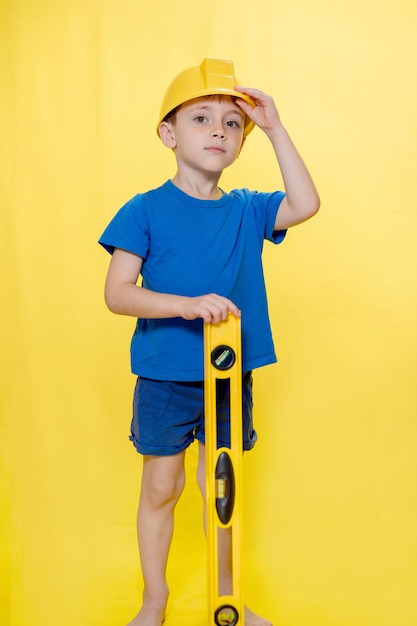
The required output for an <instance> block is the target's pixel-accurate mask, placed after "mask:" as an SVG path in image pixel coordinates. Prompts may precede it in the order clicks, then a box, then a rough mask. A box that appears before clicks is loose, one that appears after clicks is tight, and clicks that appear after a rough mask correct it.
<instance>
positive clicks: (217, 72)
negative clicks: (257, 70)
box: [157, 58, 255, 135]
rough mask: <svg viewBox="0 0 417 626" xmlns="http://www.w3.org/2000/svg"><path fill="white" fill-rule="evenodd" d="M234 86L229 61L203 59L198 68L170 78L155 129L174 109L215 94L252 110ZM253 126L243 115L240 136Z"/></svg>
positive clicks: (244, 97) (235, 83) (249, 99)
mask: <svg viewBox="0 0 417 626" xmlns="http://www.w3.org/2000/svg"><path fill="white" fill-rule="evenodd" d="M238 84H239V83H238V82H237V80H236V78H235V72H234V69H233V63H232V61H227V60H224V59H211V58H206V59H204V61H203V62H202V64H201V65H200V66H195V67H190V68H188V69H187V70H184V71H183V72H181V73H180V74H178V76H176V77H175V78H174V80H173V81H172V83H171V84H170V86H169V87H168V89H167V91H166V94H165V97H164V99H163V101H162V106H161V112H160V114H159V121H158V126H157V128H158V127H159V124H160V123H161V122H162V120H164V119H165V117H166V116H167V115H168V113H170V112H171V111H173V110H174V109H175V108H176V107H178V106H180V105H181V104H184V102H188V100H193V99H194V98H199V97H200V96H214V95H217V94H219V95H224V96H235V97H237V98H242V100H245V102H248V103H249V104H251V105H252V106H254V103H253V101H252V99H251V98H249V96H247V95H245V94H243V93H239V92H238V91H235V89H234V87H235V85H238ZM254 126H255V124H254V123H253V122H252V120H251V119H249V118H248V116H247V115H246V116H245V128H244V131H243V132H244V135H248V134H249V133H250V131H251V130H252V129H253V127H254Z"/></svg>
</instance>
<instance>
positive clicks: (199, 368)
mask: <svg viewBox="0 0 417 626" xmlns="http://www.w3.org/2000/svg"><path fill="white" fill-rule="evenodd" d="M284 196H285V194H284V193H283V192H281V191H276V192H273V193H258V192H254V191H249V190H247V189H235V190H233V191H231V192H230V193H224V194H223V196H222V197H221V198H220V199H219V200H199V199H197V198H193V197H192V196H189V195H188V194H186V193H184V192H183V191H181V190H180V189H179V188H178V187H176V186H175V185H174V184H173V183H172V182H171V181H167V182H166V183H164V184H163V185H162V186H161V187H159V188H157V189H154V190H152V191H148V192H146V193H143V194H138V195H136V196H134V197H133V198H132V199H131V200H130V201H129V202H128V203H127V204H125V205H124V206H123V207H122V208H121V209H120V211H119V212H118V213H117V214H116V216H115V217H114V218H113V220H112V221H111V222H110V224H109V225H108V226H107V228H106V230H105V231H104V233H103V235H102V236H101V237H100V240H99V242H100V244H101V245H102V246H103V247H104V248H105V249H106V250H107V251H108V252H110V253H113V251H114V249H115V248H121V249H123V250H127V251H128V252H131V253H133V254H137V255H138V256H140V257H142V258H143V259H144V262H143V266H142V280H143V282H142V284H143V287H146V288H147V289H151V290H152V291H156V292H159V293H169V294H176V295H181V296H201V295H204V294H208V293H217V294H219V295H221V296H225V297H226V298H229V299H230V300H232V302H234V303H235V304H236V306H238V307H239V309H240V310H241V312H242V320H241V324H242V366H243V371H248V370H251V369H254V368H256V367H261V366H263V365H267V364H269V363H274V362H275V361H276V360H277V359H276V356H275V351H274V344H273V340H272V333H271V327H270V322H269V316H268V306H267V297H266V290H265V281H264V275H263V268H262V258H261V256H262V248H263V242H264V239H268V240H270V241H272V242H273V243H281V241H282V240H283V239H284V237H285V234H286V231H274V223H275V218H276V214H277V211H278V207H279V205H280V203H281V201H282V199H283V198H284ZM131 366H132V372H133V373H134V374H137V375H140V376H143V377H146V378H154V379H156V380H177V381H196V380H204V359H203V321H202V320H201V319H197V320H192V321H187V320H184V319H182V318H179V317H177V318H172V319H142V318H140V319H138V320H137V324H136V329H135V332H134V335H133V338H132V343H131Z"/></svg>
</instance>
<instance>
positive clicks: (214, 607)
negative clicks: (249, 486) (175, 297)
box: [204, 313, 244, 626]
mask: <svg viewBox="0 0 417 626" xmlns="http://www.w3.org/2000/svg"><path fill="white" fill-rule="evenodd" d="M204 379H205V380H204V410H205V431H206V501H207V502H206V505H207V513H206V516H207V521H206V526H207V563H208V610H209V622H208V623H209V626H235V624H239V625H240V624H242V626H243V623H244V617H243V611H244V608H243V594H242V576H241V569H242V527H241V520H242V488H241V487H242V470H241V466H242V451H243V446H242V364H241V330H240V319H239V318H237V317H235V316H234V315H232V314H231V313H229V317H228V319H227V320H226V321H224V322H220V323H218V324H209V323H205V324H204ZM219 379H226V380H228V381H229V386H230V394H229V395H230V449H229V448H224V447H218V443H217V409H216V406H217V389H216V388H217V385H216V382H217V380H219ZM227 528H229V529H230V532H231V535H232V537H231V541H232V591H231V594H230V595H220V590H219V567H218V561H219V531H221V530H222V529H227Z"/></svg>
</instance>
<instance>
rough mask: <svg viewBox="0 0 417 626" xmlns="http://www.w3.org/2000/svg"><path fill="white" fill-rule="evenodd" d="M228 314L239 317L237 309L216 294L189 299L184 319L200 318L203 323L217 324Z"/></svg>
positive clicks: (230, 302) (226, 299)
mask: <svg viewBox="0 0 417 626" xmlns="http://www.w3.org/2000/svg"><path fill="white" fill-rule="evenodd" d="M229 312H230V313H232V314H233V315H235V316H236V317H240V311H239V309H238V307H237V306H236V305H235V304H234V303H233V302H232V301H231V300H229V299H228V298H224V297H223V296H219V295H218V294H214V293H211V294H207V295H204V296H198V297H195V298H189V301H188V306H187V309H186V311H185V313H184V318H185V319H197V318H202V319H203V320H204V322H207V323H211V324H218V323H219V322H222V321H224V320H226V319H227V317H228V315H229Z"/></svg>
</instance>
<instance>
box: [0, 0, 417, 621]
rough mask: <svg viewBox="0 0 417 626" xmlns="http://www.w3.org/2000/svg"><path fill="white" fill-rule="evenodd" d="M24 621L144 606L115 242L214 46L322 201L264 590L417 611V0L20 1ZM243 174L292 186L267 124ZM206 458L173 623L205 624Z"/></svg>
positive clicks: (314, 616) (17, 159) (12, 480)
mask: <svg viewBox="0 0 417 626" xmlns="http://www.w3.org/2000/svg"><path fill="white" fill-rule="evenodd" d="M0 13H1V22H0V24H1V25H0V28H1V31H0V50H1V57H2V60H1V72H0V89H1V92H0V97H1V135H0V136H1V163H0V166H1V167H0V175H1V198H0V200H1V210H0V220H1V223H0V232H1V240H2V242H1V246H0V249H1V263H0V277H1V281H0V284H1V315H2V331H1V335H2V339H1V341H2V343H1V368H2V369H1V398H0V401H1V415H2V417H1V432H0V436H1V465H2V467H1V471H2V473H1V483H0V485H1V489H2V494H1V510H0V514H1V549H2V557H1V559H0V564H1V565H0V568H1V570H0V574H1V580H0V593H1V596H2V597H1V611H0V623H1V624H3V625H5V626H7V625H8V624H12V625H13V626H52V625H55V624H59V625H60V626H122V625H124V624H126V622H127V621H128V620H129V619H130V618H131V617H132V615H133V614H134V613H135V612H136V610H137V608H138V601H139V595H140V590H141V580H140V574H139V567H138V559H137V552H136V536H135V512H136V502H137V496H138V490H139V480H140V467H141V464H140V460H139V458H138V457H137V455H136V454H135V452H134V450H133V448H132V447H131V445H130V443H129V441H128V440H127V433H128V427H129V421H130V406H131V394H132V388H133V383H134V379H133V377H132V376H131V375H130V373H129V356H128V348H129V340H130V335H131V332H132V329H133V324H134V322H133V320H131V319H128V318H121V317H117V316H114V315H112V314H110V313H109V312H108V311H107V309H106V308H105V305H104V302H103V295H102V294H103V282H104V277H105V273H106V268H107V264H108V257H107V255H106V253H105V252H104V251H103V250H101V249H100V248H99V246H98V245H97V244H96V240H97V238H98V236H99V235H100V234H101V232H102V230H103V229H104V227H105V225H106V224H107V223H108V221H109V220H110V218H111V217H112V216H113V215H114V213H115V211H116V210H117V209H118V208H119V207H120V206H121V205H122V204H123V203H124V202H125V201H126V200H127V199H128V198H130V197H131V196H132V195H134V194H135V193H137V192H139V191H144V190H146V189H148V188H151V187H153V186H156V185H158V184H159V183H161V182H163V181H164V180H166V179H167V178H169V177H170V176H171V175H172V174H173V172H174V162H173V158H172V155H171V154H170V153H169V152H168V151H167V150H166V149H164V148H163V147H162V145H161V144H160V142H159V141H158V139H157V137H156V134H155V122H156V116H157V112H158V109H159V105H160V101H161V98H162V96H163V93H164V90H165V88H166V86H167V84H168V82H169V81H170V80H171V78H172V77H173V76H174V75H175V74H176V73H177V72H179V71H180V70H182V69H183V68H185V67H188V66H190V65H196V64H199V63H200V62H201V60H202V59H203V57H205V56H215V57H223V58H231V59H233V60H234V63H235V68H236V72H237V74H238V76H239V77H240V80H241V81H242V82H245V83H247V84H250V85H252V86H256V87H259V88H261V89H263V90H264V91H266V92H268V93H271V94H273V95H274V97H275V98H276V102H277V104H278V107H279V110H280V112H281V116H282V119H283V121H284V123H285V125H286V126H287V128H288V129H289V131H290V133H291V135H292V137H293V139H294V141H295V143H296V144H297V146H298V147H299V149H300V151H301V153H302V154H303V156H304V157H305V160H306V161H307V163H308V165H309V168H310V170H311V173H312V175H313V177H314V179H315V181H316V184H317V186H318V188H319V191H320V194H321V198H322V209H321V212H320V213H319V215H318V216H317V217H316V218H314V219H313V220H312V221H311V222H308V223H306V224H304V225H302V226H299V227H297V228H295V229H294V230H293V231H292V232H290V233H289V235H288V237H287V240H286V242H285V244H284V245H282V246H280V247H279V248H274V247H273V246H270V245H266V249H265V269H266V275H267V281H268V287H269V299H270V310H271V319H272V323H273V328H274V334H275V339H276V346H277V351H278V353H279V357H280V363H279V364H278V365H274V366H270V367H268V368H265V369H264V370H262V371H257V372H256V376H255V384H256V389H255V394H256V396H255V417H256V424H257V429H258V432H259V436H260V442H259V444H258V446H257V447H256V449H255V451H254V452H253V453H251V454H250V455H247V457H246V458H245V476H244V480H245V493H244V503H245V505H244V506H245V509H244V534H245V583H246V600H247V601H248V603H249V604H250V605H251V606H252V607H253V608H254V609H256V610H258V611H260V612H261V613H264V614H266V615H268V616H269V617H270V618H271V619H272V620H273V623H274V626H415V624H416V623H417V480H416V476H417V450H416V448H417V445H416V441H417V427H416V426H417V424H416V421H417V420H416V416H417V406H416V404H417V402H416V376H417V338H416V328H417V296H416V281H417V253H416V235H417V224H416V221H417V219H416V212H417V211H416V210H417V174H416V172H417V169H416V166H417V133H416V130H417V129H416V103H417V98H416V91H417V81H416V75H417V71H416V70H417V62H416V57H417V39H416V37H415V34H416V26H417V7H416V3H415V0H378V1H377V0H367V1H365V2H364V1H363V0H350V1H349V2H347V1H342V2H334V1H330V0H317V1H316V2H309V1H308V0H292V1H291V2H285V3H284V2H276V1H272V0H267V1H266V2H262V3H260V2H255V1H254V0H245V1H242V2H227V1H226V2H225V0H211V1H210V2H200V3H193V2H189V1H188V0H177V1H175V0H171V1H165V0H164V1H162V0H152V1H151V0H141V1H140V0H137V1H134V0H117V1H116V0H114V1H111V0H102V1H98V0H96V1H94V0H72V1H65V2H64V1H62V2H59V1H57V0H55V1H53V0H2V2H1V4H0ZM222 185H223V187H225V188H227V189H228V188H231V187H234V186H236V187H238V186H248V187H251V188H255V189H265V190H270V189H274V188H276V187H278V188H279V187H281V180H280V176H279V175H277V169H276V165H275V163H274V159H273V155H272V150H271V148H270V146H269V144H268V141H267V139H266V137H265V136H264V135H263V134H262V133H261V132H260V131H258V130H255V131H254V132H253V134H252V135H251V136H250V137H249V139H248V141H247V143H246V145H245V148H244V150H243V152H242V155H241V156H240V158H239V160H238V162H237V163H236V164H235V165H234V166H233V167H232V168H231V169H230V171H228V172H227V173H226V174H225V176H224V178H223V179H222ZM195 464H196V452H195V450H194V449H193V448H192V449H191V450H190V453H189V455H188V461H187V470H188V472H189V474H190V480H189V483H188V487H187V489H186V492H185V494H184V497H183V500H182V501H181V503H180V505H179V508H178V513H177V519H176V521H177V525H176V535H175V541H174V545H173V552H172V559H171V562H170V566H169V577H170V584H171V591H172V596H171V601H170V608H169V613H168V617H167V621H166V625H167V626H176V625H178V626H184V624H185V623H190V624H193V625H195V626H203V624H204V623H205V618H206V604H205V602H206V601H205V564H204V560H205V543H204V536H203V533H202V530H201V524H200V518H201V513H200V511H201V506H200V500H199V496H198V494H197V491H196V488H195V483H194V477H193V472H194V469H195Z"/></svg>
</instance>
